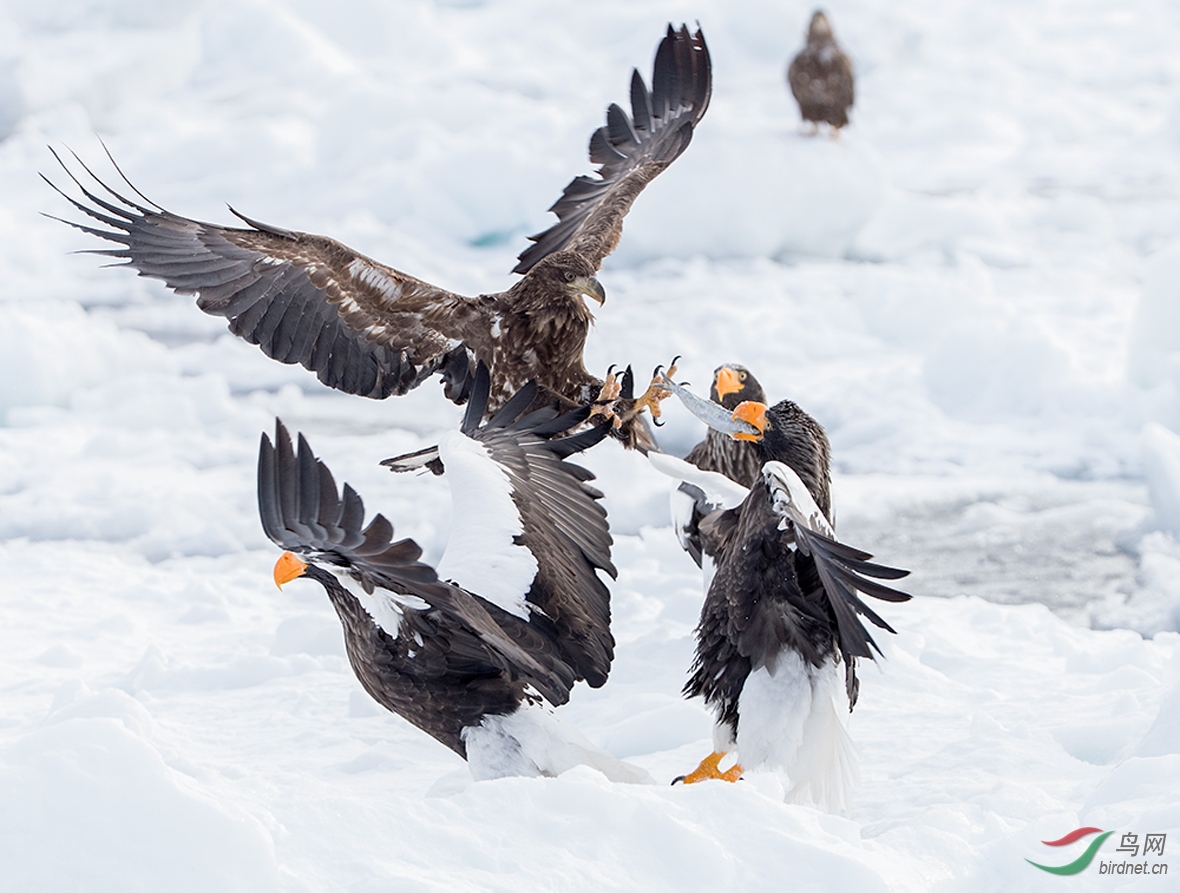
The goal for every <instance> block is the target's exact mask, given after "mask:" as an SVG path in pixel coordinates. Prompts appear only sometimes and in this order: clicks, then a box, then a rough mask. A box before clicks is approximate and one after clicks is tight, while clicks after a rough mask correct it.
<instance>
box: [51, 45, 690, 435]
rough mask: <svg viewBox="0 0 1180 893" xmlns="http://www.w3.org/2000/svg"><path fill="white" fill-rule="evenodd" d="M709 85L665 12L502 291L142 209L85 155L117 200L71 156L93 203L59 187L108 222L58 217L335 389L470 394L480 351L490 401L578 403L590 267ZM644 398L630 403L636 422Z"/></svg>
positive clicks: (381, 394)
mask: <svg viewBox="0 0 1180 893" xmlns="http://www.w3.org/2000/svg"><path fill="white" fill-rule="evenodd" d="M711 91H712V70H711V63H710V58H709V51H708V48H707V47H706V46H705V39H704V36H703V35H702V33H701V32H700V30H698V31H697V32H696V34H690V33H689V31H688V28H687V27H684V26H682V27H681V28H680V30H679V31H676V30H673V28H672V26H671V25H669V26H668V31H667V34H666V36H665V37H664V39H663V40H662V41H661V43H660V45H659V47H658V49H657V51H656V58H655V69H654V74H653V76H652V88H651V90H648V88H647V86H646V85H645V84H644V81H643V78H642V77H641V76H640V74H639V72H638V71H634V72H633V74H632V77H631V115H630V116H628V115H627V113H626V112H624V111H623V109H621V108H620V107H619V106H618V105H615V104H612V105H611V106H610V107H609V108H608V109H607V113H606V125H605V126H604V127H600V128H599V129H598V130H596V131H595V132H594V133H593V135H592V136H591V138H590V160H591V161H592V162H593V163H595V164H598V165H601V166H600V167H599V169H598V171H597V174H598V176H597V177H587V176H579V177H576V178H575V179H574V180H573V181H571V182H570V183H569V185H568V186H566V188H565V190H564V192H563V193H562V196H561V198H559V199H558V200H557V202H556V203H555V204H554V205H553V206H552V208H550V210H551V211H553V212H554V213H555V214H556V215H557V218H558V222H557V223H555V224H554V225H553V226H551V227H550V228H549V229H547V230H545V231H544V232H542V233H539V234H538V235H535V236H531V237H530V239H531V240H532V241H533V243H534V244H533V245H531V246H530V247H529V248H527V249H526V250H525V251H523V252H522V253H521V254H520V256H519V263H517V265H516V267H515V268H514V269H513V272H514V273H522V274H524V276H523V278H521V279H520V280H519V281H517V282H516V283H515V284H513V285H512V287H511V288H509V289H507V290H506V291H503V292H498V293H493V294H483V295H476V296H474V297H465V296H462V295H458V294H454V293H453V292H449V291H446V290H444V289H442V288H438V287H437V286H434V285H431V284H429V283H426V282H423V281H422V280H420V279H416V278H414V277H413V276H410V275H409V274H407V273H403V272H401V271H400V270H396V269H394V268H393V267H388V266H385V265H384V264H381V263H378V262H377V261H374V260H371V259H370V258H367V257H364V256H363V255H361V254H358V253H357V252H355V251H353V250H352V249H351V248H348V247H347V246H345V245H342V244H340V243H339V242H336V241H334V240H332V239H329V238H325V237H323V236H315V235H309V234H307V233H300V232H292V231H290V230H285V229H281V228H279V227H275V226H268V225H267V224H264V223H259V222H257V221H255V220H251V219H250V218H248V217H245V216H244V215H242V214H238V212H237V211H233V208H231V209H230V210H231V211H233V213H234V214H235V215H237V216H238V217H240V218H241V219H242V220H244V221H245V222H246V223H247V224H249V226H250V229H237V228H230V227H223V226H219V225H216V224H211V223H201V222H198V221H195V220H189V219H188V218H185V217H180V216H178V215H176V214H172V213H171V212H169V211H166V210H164V209H163V208H160V207H159V206H158V205H155V204H154V203H153V202H151V201H150V200H148V199H147V198H146V197H144V196H143V194H142V193H140V192H139V190H137V189H135V187H134V186H131V184H130V182H129V181H128V183H127V185H128V186H129V187H130V188H131V189H132V190H133V191H134V192H135V194H136V195H137V196H138V197H139V198H140V199H142V200H143V201H144V202H146V203H147V205H150V206H151V207H148V206H147V205H143V204H139V203H138V202H137V201H135V200H133V199H132V198H129V197H127V196H125V195H121V194H119V193H117V192H115V191H114V190H113V189H111V188H110V187H109V186H107V185H106V184H105V183H102V182H101V181H99V180H98V178H97V177H94V174H93V173H92V172H91V171H90V169H89V168H87V167H86V166H85V164H83V163H82V162H81V160H80V159H78V158H77V156H75V160H77V161H78V163H79V164H81V165H82V167H83V168H84V169H85V170H86V172H87V173H88V174H90V176H91V177H93V178H94V180H95V181H96V182H98V184H99V186H100V187H101V188H102V189H103V190H105V191H106V192H107V193H109V195H110V196H112V197H113V198H114V199H115V201H114V202H112V201H109V200H107V199H104V198H102V197H100V195H96V194H95V192H94V191H91V190H90V189H88V188H86V187H85V186H83V184H82V183H81V182H80V181H79V179H78V178H77V177H75V176H74V174H73V173H71V172H70V170H69V168H66V172H67V173H69V175H70V177H71V179H73V180H74V182H75V184H76V185H77V186H78V187H79V188H80V189H81V191H82V193H83V195H84V196H85V198H86V199H88V200H89V204H87V203H84V202H82V201H80V200H75V199H74V198H71V197H70V196H68V195H66V198H67V199H68V200H69V201H70V202H71V203H73V205H74V206H75V207H76V208H78V209H79V210H80V211H82V212H84V213H86V214H88V215H89V216H90V217H92V218H94V219H95V220H97V221H99V222H100V223H102V224H104V227H93V226H83V225H81V224H78V223H73V222H71V221H68V220H67V221H63V222H66V223H69V224H70V225H71V226H76V227H77V228H78V229H82V230H84V231H86V232H89V233H92V234H94V235H96V236H98V237H100V238H103V239H107V240H109V241H112V242H118V243H120V244H121V245H122V246H123V247H120V248H117V249H112V250H107V251H93V252H90V253H93V254H100V255H106V256H109V257H117V258H126V261H127V262H126V264H124V266H131V267H134V268H135V269H137V270H138V271H139V274H140V275H141V276H150V277H153V278H156V279H161V280H163V281H164V283H165V284H167V285H168V286H169V287H170V288H172V289H173V290H175V291H176V292H177V293H179V294H196V295H197V296H198V299H197V306H198V307H200V308H201V309H202V310H204V311H205V312H206V313H210V314H213V315H217V316H224V317H226V318H227V319H228V320H229V328H230V331H231V332H233V333H234V334H235V335H238V336H239V337H241V338H244V339H245V340H247V341H249V342H251V343H253V344H257V345H258V346H259V347H261V348H262V350H263V352H264V353H266V355H267V356H269V357H272V358H274V359H276V360H279V361H280V362H283V363H299V364H301V365H302V366H304V367H305V368H307V369H310V370H311V371H313V372H315V373H316V375H317V377H318V378H319V380H320V381H321V382H323V383H324V384H326V385H328V386H329V387H332V388H336V389H338V390H341V391H345V392H347V393H350V394H359V395H361V396H364V397H373V398H376V399H382V398H385V397H388V396H390V395H398V394H404V393H406V392H407V391H409V390H410V389H412V388H414V387H416V386H417V385H418V384H420V383H421V382H422V381H423V380H425V379H426V378H428V377H430V376H431V375H433V374H435V373H438V374H441V375H442V377H443V379H444V382H445V388H446V394H447V396H448V397H449V398H450V399H452V400H454V401H455V402H457V403H462V402H464V401H465V400H466V399H467V396H468V394H469V391H470V388H471V381H472V376H473V374H474V370H475V367H476V364H477V363H478V362H481V361H482V362H484V363H486V364H487V365H488V367H489V368H490V369H491V376H492V392H491V398H490V401H489V404H488V409H489V412H495V411H496V410H497V409H499V408H500V407H501V406H502V405H503V404H504V403H505V401H507V399H508V398H509V397H510V396H511V395H512V394H513V393H515V392H516V391H517V390H518V389H519V388H521V387H522V386H523V385H524V384H525V382H526V381H536V382H537V384H538V385H539V388H538V392H537V401H538V404H537V405H538V406H540V405H542V404H544V403H545V402H546V401H549V400H552V399H554V398H558V399H560V400H561V401H562V404H563V405H564V406H566V407H573V406H577V405H581V404H584V403H586V402H588V401H590V400H593V399H595V398H596V397H597V396H598V394H599V391H600V389H601V388H602V386H603V382H602V381H601V380H600V379H598V378H596V377H595V376H593V375H591V374H590V373H589V372H588V371H587V370H586V368H585V366H584V365H583V362H582V352H583V348H584V346H585V342H586V336H587V334H588V332H589V329H590V325H591V323H592V321H593V317H592V315H591V313H590V311H589V310H588V308H587V307H586V305H585V303H584V302H583V300H582V299H583V298H584V297H586V298H589V299H591V300H593V301H595V302H596V303H598V304H602V303H603V302H604V301H605V299H606V294H605V291H604V290H603V288H602V286H601V285H600V284H599V282H598V280H597V279H596V278H595V273H596V272H597V270H598V269H599V267H600V266H601V264H602V261H603V259H604V258H605V257H606V256H607V255H608V254H610V253H611V251H613V250H614V248H615V246H616V244H617V243H618V241H619V237H620V234H621V233H622V226H623V217H624V216H625V215H626V214H627V211H628V210H629V209H630V207H631V204H632V202H633V201H634V200H635V197H636V196H637V195H639V193H640V192H641V191H642V190H643V188H644V187H645V186H646V185H647V184H648V183H649V182H651V181H652V180H653V179H654V178H655V177H656V176H657V175H658V174H659V173H660V172H661V171H663V170H664V169H665V168H667V167H668V166H669V165H670V164H671V163H672V162H673V161H675V160H676V158H678V157H679V156H680V154H681V153H682V152H683V151H684V150H685V148H687V146H688V144H689V141H690V140H691V139H692V135H693V129H694V127H695V126H696V124H697V123H698V122H699V121H700V120H701V117H702V116H703V115H704V114H705V110H706V109H707V108H708V105H709V97H710V94H711ZM54 155H55V157H57V153H54ZM58 162H59V163H61V159H60V158H58ZM112 163H113V159H112ZM62 166H63V168H64V167H65V165H64V164H63V165H62ZM116 169H118V168H117V165H116ZM120 175H122V172H121V171H120ZM124 179H126V178H124ZM47 182H48V180H47ZM50 185H51V186H53V185H54V184H52V183H50ZM54 188H55V189H57V187H56V186H54ZM58 191H59V192H61V190H58ZM62 194H63V195H65V193H64V192H63V193H62ZM56 219H60V218H56ZM624 396H626V395H624ZM646 396H647V395H645V397H646ZM645 402H646V400H645V399H644V398H641V400H640V401H639V402H638V403H637V404H633V405H632V406H630V407H629V408H628V418H629V419H630V420H632V421H634V420H636V419H637V418H638V411H639V409H640V408H642V405H644V404H645ZM645 431H646V429H645V426H643V425H642V423H641V422H638V423H637V424H635V425H634V426H626V430H624V431H622V432H620V433H621V436H623V437H624V439H625V440H629V441H630V442H634V441H635V440H636V439H637V438H641V434H642V433H643V432H645Z"/></svg>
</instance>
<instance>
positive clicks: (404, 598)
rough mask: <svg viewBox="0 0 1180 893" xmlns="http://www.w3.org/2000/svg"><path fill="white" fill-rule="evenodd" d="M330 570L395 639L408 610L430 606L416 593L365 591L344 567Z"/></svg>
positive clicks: (423, 609)
mask: <svg viewBox="0 0 1180 893" xmlns="http://www.w3.org/2000/svg"><path fill="white" fill-rule="evenodd" d="M328 570H330V571H331V572H332V574H333V575H334V576H335V577H336V579H337V580H339V581H340V585H341V586H343V587H344V589H345V591H346V592H348V594H349V595H351V596H352V597H353V598H355V599H356V600H357V601H358V602H360V605H361V607H362V608H364V609H365V613H367V614H368V615H369V616H370V617H372V618H373V622H374V623H376V624H377V625H378V626H379V627H381V629H383V630H385V632H386V633H387V634H389V635H390V636H392V637H393V638H395V639H396V638H397V634H398V630H399V629H401V623H402V617H403V615H404V614H405V612H406V611H407V610H410V611H425V610H426V609H428V608H429V607H430V605H429V603H427V602H426V601H424V600H423V599H420V598H419V597H418V596H416V595H402V594H401V593H397V592H391V591H389V590H388V589H374V590H373V591H372V592H365V587H363V586H362V585H361V584H360V582H359V581H358V580H356V579H355V578H354V577H353V576H352V574H350V573H348V571H346V570H344V569H343V568H340V569H337V568H335V567H331V566H328ZM418 644H421V642H419V643H418Z"/></svg>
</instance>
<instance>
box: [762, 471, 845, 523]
mask: <svg viewBox="0 0 1180 893" xmlns="http://www.w3.org/2000/svg"><path fill="white" fill-rule="evenodd" d="M762 477H763V478H765V480H766V483H767V484H768V485H769V486H770V493H771V499H772V508H773V509H774V511H775V512H776V513H777V514H779V515H782V516H783V520H782V521H781V522H780V523H779V530H785V529H786V524H787V521H788V519H789V518H790V520H797V519H802V521H803V523H804V524H806V525H807V528H808V529H809V530H814V531H815V532H816V533H822V534H823V535H824V536H826V537H828V538H829V539H835V538H836V531H835V530H833V529H832V525H831V524H829V523H828V519H827V518H825V517H824V513H823V512H821V511H820V510H819V506H818V505H816V504H815V499H814V498H813V497H812V495H811V491H810V490H808V489H807V485H806V484H804V483H803V481H802V480H800V479H799V475H797V474H796V473H795V470H794V469H793V468H791V467H790V466H788V465H784V464H783V463H782V462H767V463H766V464H765V465H763V466H762ZM792 513H793V514H795V517H794V518H791V517H790V516H791V514H792Z"/></svg>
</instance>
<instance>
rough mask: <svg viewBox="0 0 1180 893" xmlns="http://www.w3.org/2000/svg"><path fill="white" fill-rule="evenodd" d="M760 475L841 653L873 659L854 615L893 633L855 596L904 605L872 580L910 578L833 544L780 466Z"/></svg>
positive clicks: (811, 504)
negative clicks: (828, 612)
mask: <svg viewBox="0 0 1180 893" xmlns="http://www.w3.org/2000/svg"><path fill="white" fill-rule="evenodd" d="M763 474H764V475H765V476H766V479H767V483H768V484H769V485H770V490H771V500H772V506H773V510H774V512H775V513H776V514H778V515H779V516H780V517H781V518H782V519H783V520H782V522H781V523H782V524H785V525H788V526H789V527H790V528H791V529H793V531H794V534H795V540H796V542H797V544H798V548H799V550H800V551H801V552H802V553H803V554H805V555H810V556H811V557H812V559H813V560H814V561H815V568H816V571H817V572H818V573H819V577H820V581H821V582H822V583H823V588H824V592H825V593H826V594H827V597H828V601H829V602H830V604H831V606H832V610H833V612H834V613H835V615H836V625H837V628H838V631H839V636H840V648H841V650H842V651H843V652H844V653H845V655H847V656H851V657H868V658H871V657H873V653H872V652H873V650H876V651H877V653H878V654H879V653H880V651H881V649H880V647H878V645H877V643H876V642H875V641H873V637H872V636H871V635H870V634H869V632H868V630H867V629H865V627H864V624H862V623H861V622H860V620H859V619H858V617H857V615H858V614H862V615H864V616H865V617H867V618H868V619H869V621H870V622H872V623H873V625H874V626H877V627H879V628H880V629H884V630H887V631H888V632H891V633H893V632H896V630H894V629H893V627H892V626H890V625H889V624H888V623H887V622H886V621H885V620H883V619H882V618H881V617H880V616H879V615H878V614H877V613H876V612H875V611H874V610H873V609H872V608H870V607H869V606H868V605H866V604H865V603H864V601H862V600H861V598H860V596H859V595H858V593H860V594H864V595H867V596H871V597H872V598H876V599H881V600H882V601H888V602H904V601H909V599H910V598H911V596H910V595H909V594H908V593H905V592H901V591H900V590H897V589H892V588H890V587H888V586H885V585H884V584H882V583H878V582H876V581H877V580H898V579H901V578H902V577H905V576H907V575H908V574H909V571H906V570H902V569H901V568H895V567H888V566H886V565H882V564H874V563H873V562H870V561H869V560H868V559H869V558H872V556H871V555H870V554H869V553H867V552H863V551H861V550H860V549H856V548H853V547H852V546H848V545H845V544H844V543H841V542H839V541H838V540H837V539H836V538H835V532H834V531H833V530H832V528H831V526H830V525H829V524H828V523H827V520H826V519H825V518H824V516H823V513H822V512H820V510H819V508H818V507H817V506H816V505H815V501H814V499H812V497H811V494H810V493H809V492H808V490H807V487H806V486H805V485H804V484H803V482H802V481H801V480H800V479H799V476H798V475H797V474H796V473H795V472H794V470H793V469H791V468H790V467H789V466H787V465H785V464H783V463H781V462H768V463H766V465H765V466H764V467H763Z"/></svg>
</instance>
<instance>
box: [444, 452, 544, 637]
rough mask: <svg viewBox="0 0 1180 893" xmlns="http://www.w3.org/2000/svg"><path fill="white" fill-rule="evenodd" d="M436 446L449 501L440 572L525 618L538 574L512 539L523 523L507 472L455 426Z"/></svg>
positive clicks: (530, 556)
mask: <svg viewBox="0 0 1180 893" xmlns="http://www.w3.org/2000/svg"><path fill="white" fill-rule="evenodd" d="M438 451H439V456H440V457H441V458H442V461H443V465H444V466H445V467H446V476H447V478H448V480H449V481H450V484H451V506H452V509H451V535H450V538H449V539H448V540H447V549H446V552H445V553H444V554H443V557H442V560H441V561H439V563H438V575H439V577H441V578H442V579H444V580H450V581H451V582H453V583H455V584H456V585H458V586H461V587H462V588H463V589H466V590H467V591H468V592H474V593H476V594H478V595H480V596H482V597H483V598H485V599H487V600H488V601H490V602H491V603H492V604H494V605H496V606H497V607H499V608H502V609H503V610H505V611H507V612H508V613H510V614H515V615H516V616H517V617H519V618H521V619H522V620H528V619H529V606H528V603H527V602H526V601H525V595H526V594H527V593H528V591H529V589H530V588H531V587H532V585H533V579H534V578H535V577H536V576H537V559H535V558H534V557H533V554H532V553H531V552H530V551H529V550H528V549H526V548H525V547H524V546H519V545H517V544H516V543H515V539H516V537H518V536H520V535H521V534H522V533H524V525H523V523H522V522H521V519H520V513H519V512H518V511H517V508H516V503H514V502H513V501H512V483H511V481H510V480H509V478H508V474H507V472H505V471H504V469H503V468H501V467H500V466H499V465H498V464H496V462H495V461H494V460H493V459H492V457H491V456H490V455H489V454H488V451H487V450H486V449H485V448H484V446H483V445H482V444H480V443H476V442H475V441H474V440H472V439H471V438H469V437H467V436H466V435H465V434H463V433H461V432H459V431H451V432H449V433H448V434H447V435H446V436H445V437H444V438H443V439H442V441H441V442H440V443H439V445H438Z"/></svg>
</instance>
